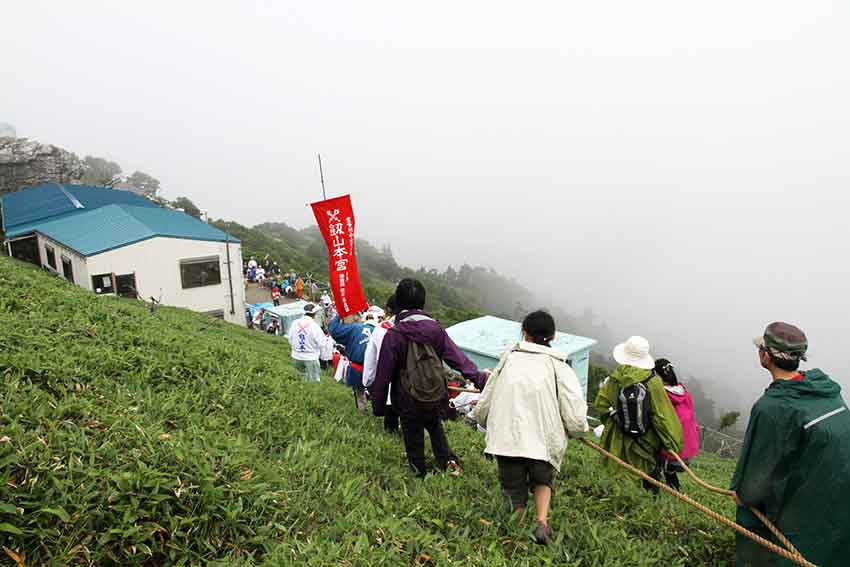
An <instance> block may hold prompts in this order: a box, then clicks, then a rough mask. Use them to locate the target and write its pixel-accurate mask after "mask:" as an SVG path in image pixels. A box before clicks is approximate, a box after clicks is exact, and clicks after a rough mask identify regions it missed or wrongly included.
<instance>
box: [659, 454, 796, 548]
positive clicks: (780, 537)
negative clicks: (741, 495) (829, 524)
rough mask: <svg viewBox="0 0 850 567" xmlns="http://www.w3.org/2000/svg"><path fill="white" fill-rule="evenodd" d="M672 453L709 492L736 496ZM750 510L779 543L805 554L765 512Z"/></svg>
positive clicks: (689, 474)
mask: <svg viewBox="0 0 850 567" xmlns="http://www.w3.org/2000/svg"><path fill="white" fill-rule="evenodd" d="M670 454H671V455H673V456H674V457H675V458H676V460H677V461H679V465H681V467H682V468H683V469H684V470H685V472H686V473H688V476H690V477H691V479H693V481H694V482H696V483H697V484H698V485H699V486H701V487H702V488H704V489H706V490H708V491H709V492H714V493H715V494H722V495H723V496H728V497H730V498H735V493H734V492H733V491H731V490H726V489H725V488H720V487H717V486H714V485H711V484H709V483H707V482H705V481H704V480H703V479H701V478H700V477H699V476H697V474H696V473H695V472H694V471H692V470H691V468H690V467H689V466H688V465H687V464H686V463H685V461H684V460H682V457H680V456H679V455H678V454H677V453H676V452H675V451H670ZM750 511H751V512H752V513H753V514H755V516H756V518H758V519H759V520H760V521H761V523H763V524H764V525H765V526H767V529H769V530H770V533H772V534H773V535H774V537H776V539H777V540H779V543H781V544H782V545H784V546H785V548H786V549H788V550H789V551H790V552H791V553H794V554H796V555H799V556H800V557H802V556H803V554H802V553H800V552H799V551H797V548H796V547H794V544H792V543H791V542H790V541H789V540H788V538H787V537H785V534H783V533H782V532H781V531H779V528H777V527H776V526H775V525H774V524H773V522H771V521H770V520H769V519H768V518H767V516H765V515H764V514H762V513H761V511H759V510H756V509H755V508H750Z"/></svg>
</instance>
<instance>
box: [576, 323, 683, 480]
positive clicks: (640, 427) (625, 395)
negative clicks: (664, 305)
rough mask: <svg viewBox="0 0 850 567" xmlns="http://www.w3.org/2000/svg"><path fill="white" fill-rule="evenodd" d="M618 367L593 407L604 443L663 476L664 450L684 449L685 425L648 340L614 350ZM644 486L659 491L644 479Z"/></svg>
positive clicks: (633, 341) (636, 340) (639, 339)
mask: <svg viewBox="0 0 850 567" xmlns="http://www.w3.org/2000/svg"><path fill="white" fill-rule="evenodd" d="M613 354H614V360H616V361H617V363H618V364H619V366H618V367H617V368H616V369H615V370H614V372H613V373H611V376H610V377H608V378H606V379H605V381H604V382H603V384H602V386H601V387H600V389H599V394H598V395H597V396H596V401H595V402H594V404H593V405H594V407H595V408H596V411H597V413H598V414H599V416H600V420H601V421H602V424H603V425H604V426H605V429H604V431H603V433H602V439H601V440H600V444H601V445H602V447H603V448H605V449H606V450H607V451H609V452H610V453H613V454H614V455H615V456H617V457H619V458H621V459H622V460H624V461H626V462H627V463H629V464H630V465H632V466H634V467H636V468H638V469H640V470H642V471H644V472H645V473H647V474H648V475H650V476H652V477H654V478H659V477H660V469H659V468H658V462H659V461H658V457H659V454H660V452H661V451H662V450H667V451H676V452H677V453H678V452H680V451H681V450H682V424H681V423H680V422H679V418H678V416H677V415H676V410H675V409H674V408H673V404H671V403H670V399H669V398H668V397H667V394H666V392H665V390H664V382H662V380H661V378H660V377H659V376H658V375H657V374H656V373H655V370H654V369H655V359H653V357H652V355H651V354H650V350H649V341H647V340H646V339H645V338H643V337H631V338H629V340H627V341H626V342H624V343H622V344H619V345H617V346H616V347H615V348H614V353H613ZM644 487H646V488H647V489H648V490H651V491H652V492H655V493H657V492H658V489H657V488H656V487H654V486H652V485H651V484H649V483H647V482H646V481H644Z"/></svg>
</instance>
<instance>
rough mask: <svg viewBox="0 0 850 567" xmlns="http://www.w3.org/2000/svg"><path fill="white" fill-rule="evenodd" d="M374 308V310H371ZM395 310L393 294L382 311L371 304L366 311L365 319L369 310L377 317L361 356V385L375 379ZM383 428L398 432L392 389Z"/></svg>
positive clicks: (388, 397) (367, 386)
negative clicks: (364, 352)
mask: <svg viewBox="0 0 850 567" xmlns="http://www.w3.org/2000/svg"><path fill="white" fill-rule="evenodd" d="M373 310H374V311H373ZM396 310H397V307H396V301H395V294H392V295H391V296H390V297H389V298H388V299H387V309H386V311H384V310H383V309H381V308H380V307H378V306H377V305H373V306H372V307H370V308H369V310H368V311H367V312H366V318H367V319H366V320H367V321H368V320H369V311H372V313H373V314H374V315H375V316H376V317H377V318H376V319H375V330H374V331H372V337H371V338H370V339H369V344H368V345H366V354H365V355H364V357H363V386H364V387H365V388H369V387H370V386H372V383H373V382H374V381H375V375H376V374H377V372H378V358H379V357H380V354H381V345H382V344H383V342H384V336H386V334H387V331H389V330H390V329H392V328H393V327H394V326H395V312H396ZM384 430H386V431H387V432H388V433H397V432H398V414H397V413H396V412H395V411H393V409H392V390H390V391H388V392H387V407H386V409H385V410H384Z"/></svg>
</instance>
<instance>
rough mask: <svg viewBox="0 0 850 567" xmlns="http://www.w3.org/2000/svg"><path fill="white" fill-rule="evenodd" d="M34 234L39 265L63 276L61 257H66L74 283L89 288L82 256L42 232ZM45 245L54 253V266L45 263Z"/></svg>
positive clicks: (84, 260)
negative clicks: (69, 262) (39, 255)
mask: <svg viewBox="0 0 850 567" xmlns="http://www.w3.org/2000/svg"><path fill="white" fill-rule="evenodd" d="M36 236H37V237H38V251H39V253H40V254H41V265H42V267H43V268H45V269H46V270H49V271H51V272H54V273H56V274H59V275H60V276H62V277H65V276H64V273H63V270H62V259H63V257H64V258H67V259H69V260H71V267H72V271H73V272H74V273H73V276H74V283H75V284H77V285H78V286H80V287H84V288H86V289H91V285H90V284H89V277H88V272H87V271H86V259H85V258H84V257H83V256H80V255H79V254H77V253H76V252H74V251H73V250H71V249H70V248H66V247H65V246H63V245H61V244H59V243H58V242H55V241H53V240H51V239H49V238H47V237H46V236H44V235H42V234H36ZM45 246H49V247H51V248H53V252H54V255H55V256H56V267H55V268H54V267H53V266H51V265H49V264H48V263H47V252H46V249H45Z"/></svg>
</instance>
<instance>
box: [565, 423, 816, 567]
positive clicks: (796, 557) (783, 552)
mask: <svg viewBox="0 0 850 567" xmlns="http://www.w3.org/2000/svg"><path fill="white" fill-rule="evenodd" d="M580 440H581V442H582V443H584V444H585V445H587V446H588V447H590V448H592V449H593V450H595V451H597V452H598V453H600V454H601V455H603V456H604V457H605V458H608V459H611V460H612V461H614V462H615V463H617V464H618V465H620V466H621V467H623V468H624V469H626V470H627V471H629V472H631V473H632V474H635V475H637V476H639V477H641V478H642V479H643V480H645V481H647V482H648V483H650V484H652V485H653V486H655V487H657V488H659V489H661V490H663V491H665V492H667V493H669V494H671V495H673V497H675V498H677V499H679V500H681V501H682V502H685V503H686V504H690V505H691V506H693V507H694V508H696V509H697V510H699V511H700V512H702V513H703V514H705V515H707V516H708V517H710V518H712V519H714V520H716V521H717V522H720V523H721V524H723V525H725V526H726V527H728V528H731V529H733V530H735V531H736V532H738V533H739V534H741V535H742V536H744V537H747V538H749V539H751V540H753V541H754V542H756V543H757V544H759V545H761V546H762V547H764V548H766V549H769V550H770V551H772V552H773V553H775V554H777V555H780V556H782V557H784V558H785V559H788V560H789V561H793V562H794V563H796V564H797V565H800V566H802V567H817V566H816V565H815V564H814V563H811V562H809V561H807V560H806V558H805V557H803V556H802V555H800V553H799V552H797V553H793V552H791V551H789V550H787V549H784V548H782V547H779V546H778V545H776V544H775V543H773V542H770V541H768V540H766V539H764V538H763V537H761V536H760V535H758V534H756V533H753V532H751V531H750V530H748V529H746V528H745V527H743V526H739V525H738V524H737V523H735V522H733V521H732V520H730V519H729V518H726V517H725V516H721V515H720V514H718V513H717V512H715V511H714V510H712V509H710V508H707V507H706V506H703V505H702V504H700V503H699V502H697V501H696V500H694V499H693V498H691V497H689V496H686V495H685V494H682V493H681V492H679V491H677V490H673V489H672V488H670V487H669V486H667V485H666V484H664V483H663V482H660V481H658V480H656V479H654V478H652V477H651V476H649V475H648V474H646V473H645V472H643V471H642V470H640V469H638V468H635V467H633V466H632V465H630V464H628V463H627V462H625V461H623V460H622V459H619V458H617V457H616V456H614V455H612V454H611V453H609V452H608V451H606V450H605V449H603V448H602V447H600V446H599V445H597V444H596V443H594V442H593V441H591V440H590V439H587V438H586V437H581V438H580ZM705 484H706V485H708V483H705ZM708 486H710V485H708ZM712 488H716V487H712ZM795 551H796V550H795Z"/></svg>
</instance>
